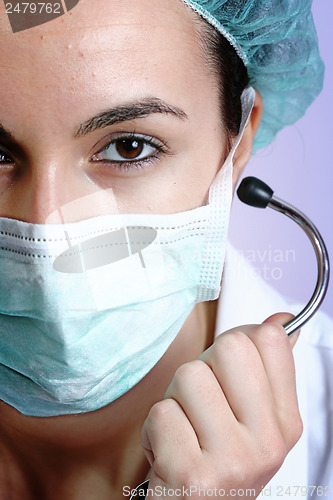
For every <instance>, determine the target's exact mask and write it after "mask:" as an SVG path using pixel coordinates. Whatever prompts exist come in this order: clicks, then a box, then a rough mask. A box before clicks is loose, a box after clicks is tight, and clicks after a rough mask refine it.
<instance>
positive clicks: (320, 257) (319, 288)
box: [237, 177, 329, 336]
mask: <svg viewBox="0 0 333 500" xmlns="http://www.w3.org/2000/svg"><path fill="white" fill-rule="evenodd" d="M237 194H238V197H239V199H240V200H241V201H242V202H244V203H246V204H247V205H251V206H252V207H257V208H266V207H270V208H272V209H273V210H277V211H278V212H280V213H282V214H284V215H287V216H288V217H290V219H292V220H293V221H295V222H297V224H298V225H299V226H301V228H302V229H303V230H304V231H305V233H306V234H307V236H308V237H309V239H310V241H311V243H312V246H313V248H314V251H315V253H316V257H317V268H318V278H317V283H316V288H315V290H314V292H313V294H312V297H311V299H310V300H309V302H308V303H307V305H306V306H305V307H304V309H303V310H302V311H301V312H300V313H299V314H297V316H295V317H294V318H293V319H292V320H290V321H288V323H286V324H285V325H283V326H284V328H285V330H286V333H287V334H288V335H289V336H291V335H293V334H294V333H296V332H297V331H298V330H299V329H300V328H302V327H303V326H304V325H305V323H306V322H307V321H309V319H310V318H311V317H312V316H313V315H314V313H315V312H316V311H317V309H318V308H319V306H320V304H321V303H322V301H323V300H324V297H325V295H326V292H327V288H328V281H329V258H328V253H327V250H326V246H325V243H324V241H323V238H322V237H321V235H320V233H319V231H318V229H317V228H316V227H315V225H314V224H313V223H312V222H311V221H310V220H309V219H308V217H306V215H304V214H303V213H302V212H301V211H300V210H298V209H297V208H295V207H294V206H292V205H290V204H289V203H287V202H285V201H283V200H281V199H280V198H278V197H277V196H273V190H272V189H271V188H270V187H269V186H267V184H265V183H264V182H262V181H260V180H259V179H257V178H256V177H246V178H245V179H243V181H242V182H241V184H240V186H239V188H238V190H237Z"/></svg>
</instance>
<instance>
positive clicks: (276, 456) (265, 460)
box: [261, 432, 288, 475]
mask: <svg viewBox="0 0 333 500" xmlns="http://www.w3.org/2000/svg"><path fill="white" fill-rule="evenodd" d="M287 453H288V449H287V445H286V442H285V440H284V439H283V437H282V435H281V433H279V432H276V435H275V436H271V438H270V441H269V445H268V446H267V447H266V449H265V452H264V453H261V463H262V465H263V466H264V471H265V473H266V474H270V475H273V474H275V473H276V472H277V471H278V470H279V469H280V467H281V465H282V464H283V462H284V460H285V458H286V456H287Z"/></svg>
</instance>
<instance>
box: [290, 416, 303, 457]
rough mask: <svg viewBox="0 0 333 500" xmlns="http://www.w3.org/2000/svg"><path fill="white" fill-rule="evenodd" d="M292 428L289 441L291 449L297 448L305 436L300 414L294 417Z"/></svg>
mask: <svg viewBox="0 0 333 500" xmlns="http://www.w3.org/2000/svg"><path fill="white" fill-rule="evenodd" d="M290 427H291V430H290V432H289V435H290V437H289V440H288V441H289V443H290V446H289V449H291V448H293V446H295V444H296V443H297V441H298V440H299V439H300V437H301V436H302V434H303V422H302V419H301V416H300V414H299V412H298V413H297V414H296V415H295V416H293V417H292V419H291V423H290Z"/></svg>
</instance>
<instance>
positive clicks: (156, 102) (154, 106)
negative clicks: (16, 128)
mask: <svg viewBox="0 0 333 500" xmlns="http://www.w3.org/2000/svg"><path fill="white" fill-rule="evenodd" d="M151 114H163V115H173V116H175V117H177V118H179V119H180V120H187V119H188V116H187V114H186V113H185V111H183V110H182V109H180V108H178V107H177V106H171V105H170V104H167V103H166V102H164V101H162V100H161V99H158V98H151V99H149V98H147V99H143V100H140V101H135V102H133V103H129V104H126V105H122V106H117V107H115V108H112V109H109V110H108V111H104V112H103V113H100V114H98V115H96V116H94V117H93V118H90V119H89V120H87V121H85V122H84V123H82V124H81V125H80V127H79V129H78V131H77V133H76V135H75V137H83V136H85V135H87V134H89V133H91V132H94V131H95V130H98V129H102V128H105V127H109V126H110V125H114V124H117V123H122V122H125V121H130V120H135V119H137V118H144V117H146V116H148V115H151ZM0 138H2V139H7V140H11V141H13V142H16V141H15V139H14V136H13V135H12V134H11V133H10V132H9V131H8V130H6V129H5V128H4V126H3V125H2V124H1V123H0Z"/></svg>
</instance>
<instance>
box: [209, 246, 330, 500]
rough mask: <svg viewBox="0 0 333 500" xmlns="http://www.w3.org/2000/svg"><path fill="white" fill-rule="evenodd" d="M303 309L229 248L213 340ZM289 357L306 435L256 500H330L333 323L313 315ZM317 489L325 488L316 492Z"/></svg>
mask: <svg viewBox="0 0 333 500" xmlns="http://www.w3.org/2000/svg"><path fill="white" fill-rule="evenodd" d="M303 306H304V305H303ZM303 306H302V305H297V304H296V305H295V304H291V303H290V302H289V303H288V301H286V300H285V298H283V297H281V295H280V294H279V293H278V292H277V291H275V290H274V289H273V288H271V287H270V286H269V285H268V283H267V282H265V281H264V280H263V279H262V278H260V277H258V275H257V274H256V273H255V272H254V269H253V268H252V267H251V265H250V264H249V263H248V262H247V261H246V259H245V258H244V257H243V256H242V255H241V254H239V253H238V252H237V251H236V250H234V249H233V248H232V247H229V248H228V252H227V258H226V264H225V269H224V273H223V279H222V290H221V296H220V299H219V306H218V315H217V323H216V335H218V334H220V333H222V332H224V331H225V330H228V329H229V328H232V327H235V326H238V325H242V324H251V323H261V322H262V321H263V320H264V319H265V318H267V317H268V316H270V315H271V314H273V313H276V312H292V313H294V314H295V313H297V312H299V311H300V310H301V309H302V307H303ZM293 352H294V358H295V365H296V380H297V392H298V400H299V407H300V412H301V416H302V420H303V426H304V431H303V435H302V437H301V439H300V440H299V442H298V443H297V444H296V446H295V447H294V448H293V449H292V450H291V452H290V453H289V454H288V456H287V458H286V460H285V462H284V464H283V466H282V467H281V469H280V470H279V471H278V473H277V474H276V475H275V476H274V478H273V479H272V480H271V481H270V483H269V484H268V485H267V486H266V487H265V489H264V490H263V492H262V493H261V495H260V496H259V498H261V496H262V497H267V498H276V499H279V498H289V499H291V498H303V499H304V498H309V499H315V498H320V499H325V498H333V321H332V320H331V319H330V318H329V317H328V316H326V315H325V314H323V313H321V312H319V313H317V314H316V315H315V316H314V317H313V318H312V319H311V320H310V321H309V323H308V324H307V325H306V326H305V327H304V328H303V329H302V333H301V336H300V337H299V339H298V341H297V344H296V346H295V347H294V351H293ZM311 486H312V487H313V488H311ZM319 486H320V487H322V488H323V489H321V488H319V489H315V488H314V487H316V488H318V487H319ZM297 487H303V489H301V488H300V489H297ZM288 488H289V489H288Z"/></svg>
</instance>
